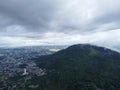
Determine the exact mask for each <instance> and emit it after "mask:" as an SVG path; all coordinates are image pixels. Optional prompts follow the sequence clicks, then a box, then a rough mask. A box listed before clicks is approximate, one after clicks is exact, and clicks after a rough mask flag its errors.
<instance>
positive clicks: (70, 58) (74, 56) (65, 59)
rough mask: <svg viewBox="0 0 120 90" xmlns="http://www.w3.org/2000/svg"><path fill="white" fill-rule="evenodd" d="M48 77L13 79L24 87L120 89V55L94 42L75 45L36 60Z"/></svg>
mask: <svg viewBox="0 0 120 90" xmlns="http://www.w3.org/2000/svg"><path fill="white" fill-rule="evenodd" d="M33 60H35V62H36V63H37V65H38V66H39V67H40V68H43V69H46V71H47V74H46V75H44V76H40V77H38V76H35V75H27V76H18V77H14V78H9V79H8V80H9V81H8V82H10V84H9V85H13V83H17V85H18V86H19V88H22V89H21V90H120V54H119V53H117V52H115V51H111V50H109V49H105V48H102V47H96V46H91V45H73V46H71V47H69V48H67V49H64V50H61V51H59V52H57V53H55V54H53V55H48V56H41V57H39V58H36V59H33Z"/></svg>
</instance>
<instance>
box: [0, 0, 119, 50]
mask: <svg viewBox="0 0 120 90" xmlns="http://www.w3.org/2000/svg"><path fill="white" fill-rule="evenodd" d="M119 10H120V1H119V0H91V1H89V0H74V1H73V0H20V1H19V0H1V2H0V47H18V46H35V45H72V44H79V43H82V44H84V43H87V44H94V45H99V46H104V47H109V48H111V49H115V50H118V51H120V46H119V44H120V12H119Z"/></svg>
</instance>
